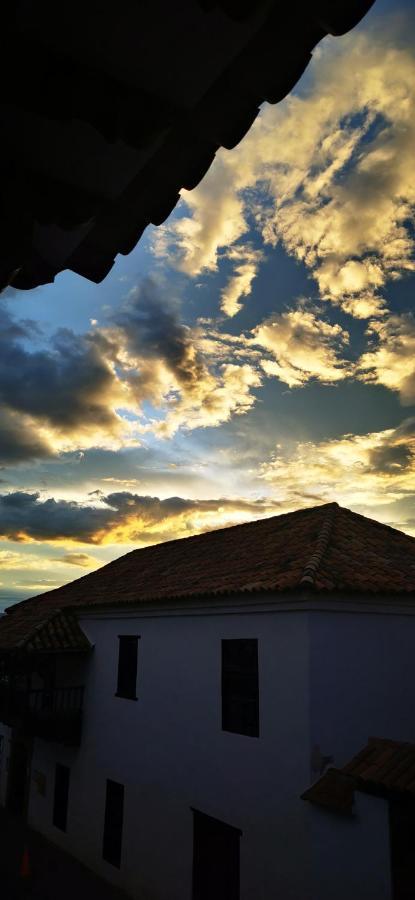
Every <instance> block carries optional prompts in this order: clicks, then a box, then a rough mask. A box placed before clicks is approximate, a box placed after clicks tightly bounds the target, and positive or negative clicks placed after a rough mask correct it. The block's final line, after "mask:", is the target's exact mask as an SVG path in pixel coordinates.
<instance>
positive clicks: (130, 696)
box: [115, 634, 140, 700]
mask: <svg viewBox="0 0 415 900" xmlns="http://www.w3.org/2000/svg"><path fill="white" fill-rule="evenodd" d="M117 636H118V663H117V688H116V691H115V697H119V698H120V699H122V700H138V696H137V677H138V642H139V640H140V635H139V634H119V635H117ZM122 641H128V643H129V644H133V642H134V645H135V660H134V667H135V676H134V679H131V681H134V690H133V691H131V692H130V691H129V690H128V691H127V690H126V688H125V684H124V685H123V684H122V680H123V673H122V663H121V660H122V652H121V647H122V646H123V645H122ZM125 646H126V644H124V647H125ZM120 663H121V666H120ZM130 663H131V661H130ZM124 665H125V663H124ZM124 680H125V672H124Z"/></svg>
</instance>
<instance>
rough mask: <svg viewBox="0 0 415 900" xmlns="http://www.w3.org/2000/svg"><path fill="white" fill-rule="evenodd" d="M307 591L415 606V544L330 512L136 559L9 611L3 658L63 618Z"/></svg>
mask: <svg viewBox="0 0 415 900" xmlns="http://www.w3.org/2000/svg"><path fill="white" fill-rule="evenodd" d="M301 590H303V591H304V590H308V591H310V590H311V591H317V592H319V591H320V592H324V593H333V592H337V593H338V592H339V591H347V592H349V593H354V594H355V595H359V594H360V595H362V594H364V595H367V593H368V592H370V593H382V595H384V594H386V596H387V597H390V600H391V601H392V600H393V598H394V597H395V596H396V595H398V594H404V595H407V596H408V597H409V599H410V600H412V599H415V538H411V537H409V536H408V535H406V534H403V533H402V532H400V531H397V530H395V529H394V528H389V527H388V526H387V525H382V524H380V523H379V522H375V521H373V520H371V519H367V518H365V517H364V516H360V515H357V514H356V513H353V512H351V511H350V510H347V509H343V508H342V507H339V506H338V505H337V504H336V503H328V504H325V505H322V506H316V507H312V508H310V509H302V510H298V511H297V512H293V513H286V514H284V515H281V516H273V517H271V518H268V519H260V520H259V521H257V522H250V523H246V524H243V525H236V526H234V527H231V528H222V529H219V530H217V531H210V532H207V533H204V534H200V535H196V536H194V537H189V538H185V539H182V540H176V541H168V542H166V543H164V544H156V545H155V546H152V547H145V548H144V549H142V550H133V551H132V552H131V553H127V554H126V555H125V556H122V557H121V558H120V559H117V560H114V562H111V563H109V564H108V565H106V566H103V567H102V568H101V569H99V570H98V571H96V572H92V573H90V574H88V575H85V576H83V577H82V578H79V579H77V580H76V581H73V582H71V583H70V584H67V585H64V586H63V587H61V588H57V589H55V590H53V591H49V592H48V593H46V594H43V595H41V596H40V597H35V598H33V599H30V600H25V601H23V602H22V603H20V604H17V605H16V606H13V607H10V608H9V611H8V615H7V616H5V617H4V618H3V619H2V620H0V648H1V647H9V646H15V644H16V642H17V641H19V640H20V639H21V638H22V637H24V636H28V635H30V634H31V629H32V628H34V627H35V626H36V625H37V624H39V622H42V621H44V619H45V617H48V616H49V615H50V614H51V612H53V611H55V610H57V609H60V610H64V609H65V608H69V607H70V608H71V609H79V608H80V607H83V606H87V607H93V606H101V605H110V606H113V605H127V604H140V603H144V602H150V601H163V600H173V599H176V598H179V599H182V600H184V601H185V600H186V599H192V598H197V597H199V598H205V597H207V598H209V597H214V596H216V597H220V596H226V595H231V594H240V593H246V592H251V593H252V594H255V593H258V594H260V593H264V592H268V593H270V592H274V593H278V594H279V595H280V596H281V597H282V595H283V594H287V593H288V592H292V591H301Z"/></svg>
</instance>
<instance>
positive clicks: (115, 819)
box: [102, 778, 124, 869]
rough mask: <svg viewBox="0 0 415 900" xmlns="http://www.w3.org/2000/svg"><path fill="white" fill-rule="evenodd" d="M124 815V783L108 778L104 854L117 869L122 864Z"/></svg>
mask: <svg viewBox="0 0 415 900" xmlns="http://www.w3.org/2000/svg"><path fill="white" fill-rule="evenodd" d="M123 817H124V785H123V784H118V782H117V781H111V779H110V778H108V780H107V794H106V799H105V821H104V838H103V843H102V856H103V858H104V859H105V860H106V861H107V862H109V863H111V865H112V866H116V867H117V869H119V868H120V865H121V847H122V827H123Z"/></svg>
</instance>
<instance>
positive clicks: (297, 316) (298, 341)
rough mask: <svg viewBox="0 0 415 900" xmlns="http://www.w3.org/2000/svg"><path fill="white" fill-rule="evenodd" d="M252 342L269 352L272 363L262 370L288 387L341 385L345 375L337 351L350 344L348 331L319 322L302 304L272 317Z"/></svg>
mask: <svg viewBox="0 0 415 900" xmlns="http://www.w3.org/2000/svg"><path fill="white" fill-rule="evenodd" d="M253 334H254V342H255V343H256V344H258V345H260V346H261V347H263V348H265V350H268V351H269V352H270V353H271V354H272V355H273V356H274V357H275V361H274V360H269V359H264V360H263V361H262V366H263V368H264V370H265V372H266V373H267V374H268V375H274V376H276V377H277V378H279V379H280V380H281V381H283V382H285V383H286V384H288V385H289V387H299V386H301V385H303V384H305V383H306V382H307V381H309V380H310V379H312V378H315V379H317V380H319V381H322V382H324V383H326V384H327V383H331V382H336V381H340V380H341V379H343V378H345V377H346V376H347V374H348V370H347V364H346V363H345V361H343V360H341V359H339V357H338V355H337V350H338V348H339V347H340V348H341V347H344V346H345V345H347V344H348V342H349V335H348V333H347V331H345V330H344V329H342V328H341V326H340V325H331V324H330V323H329V322H327V321H325V320H324V319H322V318H319V317H318V315H317V312H316V311H315V310H313V309H310V308H307V307H306V306H305V305H304V304H302V305H300V306H299V307H298V308H297V309H293V310H289V311H287V312H283V313H275V314H274V315H273V316H271V317H270V318H269V319H267V320H265V321H264V322H262V323H261V324H260V325H258V326H257V328H255V329H254V332H253Z"/></svg>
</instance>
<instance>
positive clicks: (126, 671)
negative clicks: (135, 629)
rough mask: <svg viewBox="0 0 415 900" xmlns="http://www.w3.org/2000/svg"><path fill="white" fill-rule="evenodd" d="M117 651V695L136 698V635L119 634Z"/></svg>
mask: <svg viewBox="0 0 415 900" xmlns="http://www.w3.org/2000/svg"><path fill="white" fill-rule="evenodd" d="M118 640H119V651H118V679H117V693H116V696H117V697H125V699H127V700H137V654H138V637H137V636H136V635H135V636H134V635H126V636H124V635H120V637H119V638H118Z"/></svg>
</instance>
